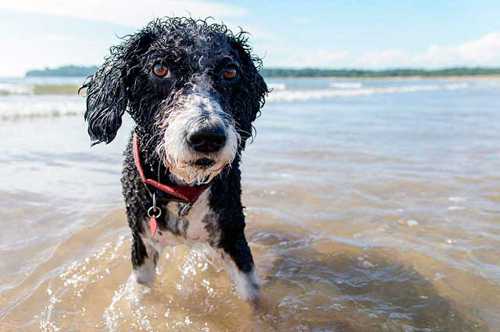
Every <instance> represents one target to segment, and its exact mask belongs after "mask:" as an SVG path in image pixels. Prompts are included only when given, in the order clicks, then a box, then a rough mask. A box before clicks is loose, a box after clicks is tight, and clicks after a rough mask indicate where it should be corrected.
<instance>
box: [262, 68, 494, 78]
mask: <svg viewBox="0 0 500 332" xmlns="http://www.w3.org/2000/svg"><path fill="white" fill-rule="evenodd" d="M261 72H262V74H263V75H264V76H266V77H345V78H382V77H412V76H421V77H440V76H480V75H481V76H483V75H500V68H481V67H477V68H469V67H455V68H443V69H409V68H400V69H384V70H362V69H316V68H303V69H280V68H264V69H263V70H262V71H261Z"/></svg>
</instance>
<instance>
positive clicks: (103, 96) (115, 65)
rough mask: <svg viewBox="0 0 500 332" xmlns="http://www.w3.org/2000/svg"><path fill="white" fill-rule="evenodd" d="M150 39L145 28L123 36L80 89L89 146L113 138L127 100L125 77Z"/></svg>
mask: <svg viewBox="0 0 500 332" xmlns="http://www.w3.org/2000/svg"><path fill="white" fill-rule="evenodd" d="M152 38H153V36H152V35H151V33H148V32H147V31H141V32H139V33H136V34H134V35H131V36H128V37H126V38H125V39H124V40H123V42H122V43H121V44H120V45H118V46H114V47H112V48H111V55H110V56H109V57H108V58H106V60H105V61H104V63H103V64H102V65H101V66H100V67H99V68H98V69H97V71H96V73H95V74H94V75H92V76H90V77H89V78H88V79H87V81H86V82H85V83H84V84H83V85H82V87H81V88H80V89H85V90H86V95H87V110H86V111H85V115H84V118H85V121H87V123H88V133H89V136H90V139H91V141H92V145H95V144H98V143H101V142H105V143H106V144H108V143H110V142H111V141H112V140H113V139H114V138H115V136H116V133H117V132H118V129H119V128H120V126H121V124H122V116H123V113H125V110H126V109H127V106H128V101H129V100H128V95H127V76H129V75H130V72H131V70H132V68H133V67H134V65H135V64H136V62H137V56H138V55H139V54H141V51H143V50H144V49H145V48H146V47H147V45H149V44H150V43H151V40H152Z"/></svg>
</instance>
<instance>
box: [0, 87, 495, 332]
mask: <svg viewBox="0 0 500 332" xmlns="http://www.w3.org/2000/svg"><path fill="white" fill-rule="evenodd" d="M74 83H75V81H65V80H54V81H49V82H36V81H35V82H32V81H28V82H26V81H16V80H9V81H5V82H0V88H2V87H3V89H4V90H5V91H7V92H6V93H4V94H3V95H2V96H0V133H1V134H2V140H1V141H0V149H1V151H2V154H1V155H0V163H1V165H2V172H1V173H0V183H1V186H0V226H1V229H2V232H1V233H0V271H1V273H0V330H1V331H18V330H26V331H36V330H43V331H92V330H96V331H102V330H110V331H130V330H132V331H136V330H137V331H140V330H144V331H164V330H172V331H178V330H183V331H200V330H202V331H234V330H241V331H255V330H262V331H275V330H279V331H499V330H500V258H499V257H500V224H499V215H500V208H499V206H500V205H499V204H500V173H499V170H500V159H499V155H498V151H499V149H498V146H500V112H499V106H500V81H494V80H460V81H451V80H366V81H346V80H334V79H317V80H271V83H272V86H273V87H274V91H273V92H272V93H271V96H270V98H269V102H268V103H267V104H266V106H265V109H264V110H263V112H262V117H261V118H260V119H259V120H258V121H257V123H256V127H257V133H258V134H257V137H256V139H255V142H254V143H253V144H252V145H250V146H249V147H248V149H247V151H246V152H245V154H244V158H243V166H242V168H243V173H244V174H243V183H244V197H243V199H244V204H245V205H246V206H247V209H246V214H247V223H248V226H247V237H248V239H249V241H250V244H251V247H252V250H253V252H254V256H255V260H256V264H257V267H258V272H259V275H260V276H261V279H262V281H263V293H264V305H263V308H262V309H261V310H260V311H259V312H253V311H252V310H251V308H250V307H249V306H248V305H247V304H246V303H245V302H243V301H241V300H240V299H239V298H238V297H237V295H236V294H235V292H234V291H233V289H232V286H231V283H230V281H229V279H228V277H227V275H226V272H225V271H224V270H223V269H222V268H221V266H222V264H220V262H219V261H218V259H219V258H218V257H214V256H213V255H212V253H211V252H210V250H209V249H208V248H206V247H204V246H202V245H198V246H194V247H187V246H183V245H182V246H176V247H172V248H169V249H167V250H166V251H165V252H164V254H163V255H162V258H161V260H160V267H159V271H158V274H159V275H158V280H157V282H156V284H155V286H154V288H153V289H148V288H144V287H141V286H138V285H136V284H135V283H134V282H132V281H130V280H129V276H130V272H131V268H130V263H129V244H130V241H129V237H128V228H127V226H126V222H125V216H124V213H123V203H122V200H121V197H120V186H119V177H120V168H121V151H122V149H123V146H124V144H125V142H126V140H127V138H128V135H129V129H130V123H126V124H125V126H124V128H122V130H121V132H120V134H119V136H118V137H117V139H116V141H115V142H113V144H111V145H108V146H98V147H95V148H92V149H90V147H89V145H88V138H87V137H86V132H85V127H84V124H83V122H82V120H81V117H80V114H81V112H82V110H83V100H82V99H81V98H79V97H76V96H69V95H60V94H42V95H39V94H37V93H35V92H33V88H32V87H33V86H34V85H36V84H65V85H68V84H74ZM2 84H3V85H2ZM0 90H1V89H0ZM63 90H64V91H66V90H67V87H65V88H64V89H63ZM75 115H78V116H75Z"/></svg>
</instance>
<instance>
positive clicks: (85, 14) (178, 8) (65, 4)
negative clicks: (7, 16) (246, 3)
mask: <svg viewBox="0 0 500 332" xmlns="http://www.w3.org/2000/svg"><path fill="white" fill-rule="evenodd" d="M0 8H3V9H13V10H18V11H24V12H33V13H39V14H49V15H58V16H67V17H76V18H83V19H89V20H98V21H105V22H111V23H116V24H121V25H131V26H142V25H144V24H145V23H147V22H148V21H149V20H151V19H152V18H155V17H158V16H165V15H181V16H186V15H192V16H196V17H208V16H214V17H215V18H217V19H220V18H228V17H241V16H244V15H245V14H246V10H245V9H244V8H241V7H237V6H234V5H229V4H220V3H214V2H206V1H199V0H141V1H123V0H106V1H102V0H85V1H67V0H54V1H48V0H16V1H2V2H0Z"/></svg>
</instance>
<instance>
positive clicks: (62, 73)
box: [26, 66, 500, 78]
mask: <svg viewBox="0 0 500 332" xmlns="http://www.w3.org/2000/svg"><path fill="white" fill-rule="evenodd" d="M96 70H97V67H96V66H88V67H85V66H62V67H57V68H45V69H37V70H30V71H28V72H27V73H26V76H27V77H48V76H56V77H83V76H89V75H91V74H93V73H94V72H95V71H96ZM261 73H262V74H263V75H264V76H265V77H345V78H382V77H412V76H421V77H440V76H488V75H500V68H486V67H474V68H471V67H454V68H443V69H409V68H400V69H384V70H362V69H318V68H303V69H291V68H264V69H262V71H261Z"/></svg>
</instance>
